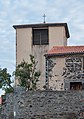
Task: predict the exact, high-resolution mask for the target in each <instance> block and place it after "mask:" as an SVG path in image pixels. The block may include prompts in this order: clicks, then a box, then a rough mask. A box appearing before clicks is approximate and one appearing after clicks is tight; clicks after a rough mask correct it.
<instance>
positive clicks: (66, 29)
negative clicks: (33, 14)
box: [13, 23, 70, 38]
mask: <svg viewBox="0 0 84 119" xmlns="http://www.w3.org/2000/svg"><path fill="white" fill-rule="evenodd" d="M49 26H50V27H53V26H57V27H60V26H64V27H65V31H66V36H67V38H69V37H70V34H69V30H68V26H67V23H41V24H24V25H13V27H14V28H15V29H17V28H38V27H39V28H42V27H49Z"/></svg>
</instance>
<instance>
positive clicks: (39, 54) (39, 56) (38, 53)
mask: <svg viewBox="0 0 84 119" xmlns="http://www.w3.org/2000/svg"><path fill="white" fill-rule="evenodd" d="M48 47H49V46H48V45H34V46H33V55H34V56H35V59H36V61H38V64H37V69H38V70H40V72H41V76H40V78H39V82H38V83H37V88H38V89H43V86H44V85H45V57H44V54H45V53H47V51H48Z"/></svg>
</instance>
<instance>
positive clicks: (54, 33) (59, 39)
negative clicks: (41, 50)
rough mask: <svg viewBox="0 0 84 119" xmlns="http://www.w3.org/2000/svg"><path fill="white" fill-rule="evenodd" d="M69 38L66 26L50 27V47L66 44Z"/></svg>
mask: <svg viewBox="0 0 84 119" xmlns="http://www.w3.org/2000/svg"><path fill="white" fill-rule="evenodd" d="M66 45H67V38H66V34H65V28H64V27H61V26H60V27H49V49H51V48H52V47H53V46H66Z"/></svg>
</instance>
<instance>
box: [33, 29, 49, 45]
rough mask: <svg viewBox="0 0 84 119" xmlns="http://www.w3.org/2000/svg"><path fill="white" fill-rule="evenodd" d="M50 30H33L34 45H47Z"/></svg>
mask: <svg viewBox="0 0 84 119" xmlns="http://www.w3.org/2000/svg"><path fill="white" fill-rule="evenodd" d="M48 43H49V42H48V29H33V45H47V44H48Z"/></svg>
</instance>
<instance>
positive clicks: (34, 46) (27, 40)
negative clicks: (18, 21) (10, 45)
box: [13, 23, 69, 89]
mask: <svg viewBox="0 0 84 119" xmlns="http://www.w3.org/2000/svg"><path fill="white" fill-rule="evenodd" d="M13 27H14V28H15V30H16V65H18V64H20V63H21V61H23V60H25V61H26V62H29V55H30V54H32V55H34V57H35V59H36V61H38V66H37V69H38V70H40V71H41V76H40V78H39V82H38V84H37V88H38V89H43V86H44V85H45V72H46V70H45V57H44V54H46V53H47V52H48V51H49V50H50V49H51V48H52V47H53V46H67V38H69V31H68V26H67V23H43V24H29V25H14V26H13ZM16 85H18V80H16Z"/></svg>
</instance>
